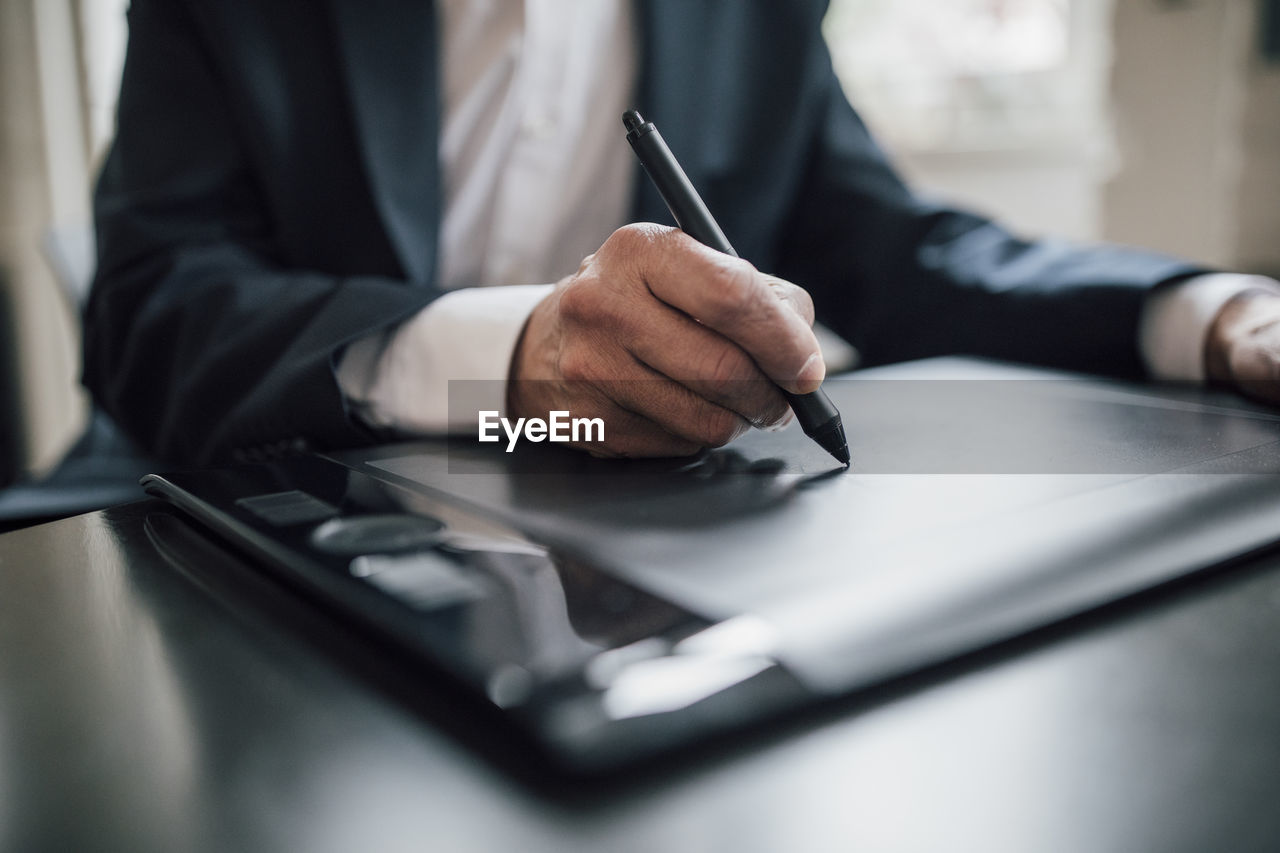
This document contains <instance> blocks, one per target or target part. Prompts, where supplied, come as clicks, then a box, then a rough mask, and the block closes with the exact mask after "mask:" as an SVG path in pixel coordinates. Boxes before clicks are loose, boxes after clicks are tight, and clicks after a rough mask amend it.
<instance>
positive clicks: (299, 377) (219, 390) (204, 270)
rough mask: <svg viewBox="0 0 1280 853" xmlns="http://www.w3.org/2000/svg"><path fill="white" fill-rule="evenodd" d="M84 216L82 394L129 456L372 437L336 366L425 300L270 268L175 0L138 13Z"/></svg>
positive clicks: (242, 162) (205, 454) (195, 458)
mask: <svg viewBox="0 0 1280 853" xmlns="http://www.w3.org/2000/svg"><path fill="white" fill-rule="evenodd" d="M95 219H96V223H97V234H98V272H97V276H96V279H95V282H94V286H93V290H92V292H91V296H90V300H89V303H88V306H87V308H86V312H85V318H84V319H85V343H84V374H83V375H84V382H85V384H86V385H87V386H88V387H89V389H90V391H91V392H92V393H93V395H94V397H95V399H96V400H97V402H98V403H99V405H101V406H102V407H103V408H105V409H106V411H107V412H108V413H109V414H110V415H111V416H112V417H114V418H115V419H116V421H117V422H118V423H119V424H120V425H121V426H122V427H124V429H125V430H126V431H127V432H128V433H129V434H130V435H131V436H132V437H133V438H134V439H135V440H137V441H138V442H139V443H140V444H141V445H142V446H144V447H146V448H148V449H149V450H150V451H152V452H153V453H156V454H158V455H160V456H161V457H163V458H166V459H168V460H170V461H176V462H183V463H206V462H210V461H215V460H222V459H229V458H244V457H246V456H248V457H253V456H260V455H263V454H264V453H267V454H270V453H273V452H277V451H280V450H284V449H288V448H294V449H303V448H308V447H311V448H325V447H341V446H349V445H353V444H359V443H365V442H368V441H369V440H371V438H372V436H371V435H370V434H369V432H367V431H366V430H364V429H362V428H361V427H360V426H359V425H358V424H357V423H356V421H355V420H354V419H353V418H351V417H350V416H349V413H348V412H347V410H346V404H345V402H344V399H343V397H342V394H341V393H340V391H339V388H338V385H337V382H336V379H335V376H334V363H335V360H336V357H337V356H338V354H339V353H340V352H341V349H342V347H343V345H344V344H345V343H346V342H348V341H352V340H354V339H357V338H359V337H362V336H365V335H368V334H370V333H371V332H374V331H376V330H377V329H380V328H384V327H387V326H389V325H391V324H393V323H395V322H398V321H399V320H401V319H403V318H405V317H408V316H410V315H411V314H413V313H414V312H416V311H417V310H419V309H420V308H422V307H423V306H424V305H426V304H427V303H429V302H430V301H431V300H432V299H433V298H434V297H435V296H436V295H438V294H437V293H436V292H435V291H433V290H431V289H430V288H426V287H420V286H415V287H410V286H407V284H406V283H405V282H403V281H398V280H394V279H391V278H381V277H373V276H371V277H359V276H357V277H336V276H333V275H328V274H324V273H322V272H309V271H305V270H297V269H292V268H288V267H287V265H285V264H282V263H281V262H280V260H279V258H278V257H276V256H275V254H276V253H275V251H274V250H273V240H272V230H273V225H272V222H271V217H270V214H269V213H268V211H267V208H266V206H265V205H264V204H263V200H262V196H261V191H260V187H259V186H258V185H257V183H256V181H255V178H254V175H253V171H252V169H251V167H250V165H249V163H248V158H247V157H246V155H245V152H244V150H243V147H242V145H241V142H240V140H239V138H238V136H237V129H236V127H235V123H234V121H233V119H232V116H231V115H230V111H229V109H228V107H227V104H226V100H225V94H224V93H223V92H222V91H221V90H220V87H219V80H218V76H217V73H216V69H215V66H214V63H213V62H212V61H211V60H210V57H209V55H208V54H207V53H206V52H205V51H204V50H203V49H202V45H201V44H200V42H199V39H198V38H197V36H196V28H195V27H194V26H193V25H192V23H191V22H190V21H189V20H188V19H187V18H186V17H185V13H184V11H183V8H182V6H180V5H179V4H177V3H173V2H145V3H144V2H134V3H133V7H132V9H131V11H130V44H129V52H128V56H127V59H126V65H125V72H124V79H123V83H122V88H121V96H120V103H119V115H118V131H117V137H116V140H115V143H114V145H113V148H112V150H111V152H110V154H109V156H108V158H107V160H106V163H105V165H104V167H103V171H102V174H101V176H100V178H99V183H98V187H97V192H96V195H95Z"/></svg>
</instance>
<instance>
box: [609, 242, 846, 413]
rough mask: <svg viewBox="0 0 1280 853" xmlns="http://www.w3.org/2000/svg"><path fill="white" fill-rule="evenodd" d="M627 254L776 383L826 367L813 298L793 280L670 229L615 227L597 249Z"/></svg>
mask: <svg viewBox="0 0 1280 853" xmlns="http://www.w3.org/2000/svg"><path fill="white" fill-rule="evenodd" d="M614 254H626V255H629V256H630V257H631V259H632V260H631V263H632V264H633V268H634V270H635V274H636V275H638V277H639V278H640V280H642V281H643V282H644V284H645V286H646V287H647V288H648V290H649V291H650V292H651V293H652V294H653V295H654V296H655V297H656V298H657V299H659V300H661V301H662V302H664V303H666V304H667V305H670V306H671V307H673V308H676V309H677V310H679V311H682V312H683V313H685V314H687V315H689V316H690V317H692V318H693V319H695V320H696V321H698V322H699V323H701V324H703V325H705V326H707V327H708V328H710V329H712V330H714V331H716V332H719V333H720V334H721V335H723V336H724V337H725V338H728V339H729V340H730V341H733V342H734V343H735V344H736V345H737V346H739V347H740V348H741V349H742V350H743V351H744V352H746V354H747V355H748V356H749V357H750V358H751V359H752V360H753V361H754V362H755V363H756V364H757V365H759V367H760V369H761V370H762V371H763V372H764V373H765V374H766V375H767V376H768V377H769V378H770V379H771V380H773V381H774V382H775V383H777V384H778V385H780V386H782V387H783V388H784V389H786V390H787V391H790V392H792V393H800V394H804V393H808V392H810V391H814V390H816V389H817V388H818V386H819V385H820V384H821V383H822V379H823V377H824V376H825V374H826V369H825V366H824V365H823V362H822V355H821V352H820V350H819V348H818V341H817V338H815V337H814V334H813V330H812V329H811V328H810V324H811V322H812V317H813V306H812V303H811V302H810V301H809V299H808V294H806V293H804V292H803V291H802V290H801V289H800V288H798V287H796V286H795V285H792V284H789V283H787V282H783V281H782V280H781V279H777V278H773V277H771V276H765V275H763V274H761V273H760V272H758V271H756V269H755V268H754V267H752V266H751V264H749V263H747V262H746V261H743V260H741V259H739V258H731V257H729V256H727V255H724V254H722V253H720V252H717V251H715V250H713V249H710V248H708V247H706V246H703V245H702V244H700V243H698V242H697V241H695V240H693V239H692V238H691V237H689V236H688V235H686V234H684V233H682V232H680V231H677V230H675V229H662V228H660V227H658V226H628V227H627V228H623V229H619V230H618V231H617V232H615V233H614V235H613V236H612V237H610V238H609V241H608V242H606V243H605V245H604V246H603V247H602V248H601V251H600V252H599V253H597V257H599V256H602V255H605V256H612V255H614Z"/></svg>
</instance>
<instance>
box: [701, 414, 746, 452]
mask: <svg viewBox="0 0 1280 853" xmlns="http://www.w3.org/2000/svg"><path fill="white" fill-rule="evenodd" d="M742 430H743V422H742V419H741V418H739V417H738V416H737V415H735V414H734V413H733V412H730V411H729V410H728V409H721V408H719V407H711V406H708V407H707V408H706V410H705V412H704V413H703V414H702V415H701V417H700V418H699V424H698V427H697V436H698V439H699V440H700V441H701V442H702V443H703V444H704V445H706V446H707V447H722V446H723V445H726V444H728V443H729V442H731V441H733V440H734V439H735V438H737V437H738V436H739V435H741V434H742Z"/></svg>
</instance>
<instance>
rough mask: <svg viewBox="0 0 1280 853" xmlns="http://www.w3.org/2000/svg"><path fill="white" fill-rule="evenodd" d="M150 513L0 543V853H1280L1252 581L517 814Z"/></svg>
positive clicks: (509, 790) (1273, 687)
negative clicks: (171, 553) (208, 569)
mask: <svg viewBox="0 0 1280 853" xmlns="http://www.w3.org/2000/svg"><path fill="white" fill-rule="evenodd" d="M148 513H152V514H156V513H159V514H161V515H166V514H167V513H168V510H166V509H164V508H162V507H161V506H160V505H158V504H156V503H152V502H144V503H140V504H133V505H130V506H127V507H120V508H116V509H112V510H108V511H106V512H103V513H95V514H91V515H86V516H81V517H78V518H72V519H67V520H65V521H60V522H55V523H53V524H48V525H43V526H40V527H35V528H30V529H27V530H22V531H18V532H16V533H10V534H6V535H4V536H2V537H0V850H6V851H7V850H13V851H19V850H22V851H27V850H46V849H48V850H97V851H114V850H121V851H126V850H127V851H150V850H164V851H171V850H191V851H203V850H237V851H256V850H306V851H310V852H311V853H319V851H329V850H333V851H339V850H341V851H349V850H356V849H360V850H379V851H398V850H424V849H431V850H449V851H468V850H521V851H544V850H545V851H564V850H609V851H630V850H635V851H655V850H663V851H677V850H697V851H717V850H725V851H750V850H783V849H786V850H805V851H814V850H841V851H845V850H852V849H959V850H977V849H981V850H984V851H996V850H1011V851H1036V850H1054V851H1056V850H1062V851H1081V850H1090V851H1102V850H1117V851H1120V850H1123V851H1142V850H1160V851H1170V850H1212V849H1230V850H1234V851H1241V850H1255V849H1256V850H1264V849H1275V845H1276V842H1277V839H1280V810H1277V809H1276V808H1275V805H1274V803H1275V800H1276V797H1277V794H1280V722H1278V720H1280V557H1277V556H1272V557H1270V558H1267V559H1264V560H1260V561H1258V562H1257V563H1256V564H1254V565H1252V566H1248V567H1242V568H1238V569H1235V570H1232V571H1229V572H1226V573H1222V574H1219V575H1217V576H1215V577H1212V578H1208V579H1201V580H1198V581H1196V582H1194V583H1191V584H1185V585H1183V586H1182V587H1180V588H1179V589H1177V590H1172V591H1166V592H1163V593H1160V594H1158V595H1155V596H1149V597H1147V598H1146V599H1144V600H1143V601H1141V602H1138V603H1134V604H1130V605H1126V606H1124V607H1122V608H1117V609H1112V610H1111V611H1110V612H1108V613H1105V614H1102V615H1101V616H1095V617H1091V618H1089V619H1087V620H1081V621H1077V622H1076V623H1074V624H1072V625H1069V626H1067V627H1066V628H1062V629H1057V630H1054V631H1053V632H1051V633H1048V634H1044V635H1041V636H1039V637H1037V638H1033V639H1032V640H1029V641H1023V642H1020V643H1019V644H1017V646H1016V647H1013V648H1005V649H1003V650H999V651H997V652H993V653H988V654H986V655H984V656H982V657H981V658H978V659H975V660H970V661H967V662H962V663H961V664H959V665H957V666H952V667H947V668H944V669H943V670H941V671H939V672H936V673H933V674H930V675H928V676H925V677H921V678H918V679H914V680H913V681H912V682H911V683H908V684H902V685H898V686H896V687H894V688H892V689H889V690H882V691H880V692H878V693H876V694H874V695H872V696H869V697H867V696H864V697H861V698H857V699H855V700H852V701H849V702H846V703H843V704H842V705H841V706H839V707H835V708H828V709H824V710H822V711H821V712H818V713H814V714H810V715H807V716H805V717H804V718H801V719H797V720H791V721H788V722H786V723H785V724H783V725H780V726H777V727H774V728H772V729H770V730H768V731H764V732H754V733H751V734H750V735H749V736H747V737H742V738H739V739H737V740H735V741H733V742H732V743H731V744H729V745H725V746H722V747H720V748H718V749H713V750H709V751H706V752H704V753H701V754H698V755H696V756H693V757H692V758H687V759H685V760H683V761H681V762H680V763H679V764H677V765H676V766H674V767H672V768H669V769H667V770H666V771H664V772H649V773H646V774H643V775H642V776H641V777H640V778H638V779H635V780H632V781H630V782H628V783H625V784H621V785H615V786H613V787H611V788H609V789H606V790H603V791H597V792H595V793H593V794H590V795H584V794H583V793H581V792H578V793H574V794H563V793H557V792H554V791H548V792H542V793H539V792H538V791H537V790H536V787H537V786H536V783H535V784H532V785H531V784H529V783H527V782H521V781H517V780H516V779H515V778H513V776H512V775H511V774H509V773H507V772H505V771H504V770H503V769H501V768H500V767H499V766H496V765H495V764H493V763H491V762H489V761H486V760H481V759H479V758H477V752H476V750H474V749H473V748H472V747H469V746H466V745H464V744H463V743H461V742H459V740H458V739H457V738H455V737H454V736H451V735H450V734H447V733H446V732H445V731H444V730H443V729H442V728H441V726H440V725H439V724H438V721H433V720H432V719H431V715H430V714H424V713H422V712H420V711H419V710H415V709H414V708H412V707H410V705H409V704H408V703H406V702H404V701H401V700H400V699H397V698H394V697H393V696H391V695H389V694H388V692H387V691H386V690H385V689H383V688H381V687H379V686H377V683H376V681H377V680H376V679H370V678H367V677H364V676H362V675H360V674H359V673H356V672H355V671H353V668H352V666H351V665H350V664H344V663H341V662H339V661H338V660H337V658H336V657H335V655H333V654H328V653H325V652H324V651H322V650H321V649H320V648H319V647H318V645H317V642H316V640H315V638H314V637H309V636H308V632H307V631H305V630H297V629H295V628H292V627H291V628H283V627H281V626H280V625H278V624H276V623H275V622H274V621H273V620H271V619H269V618H266V617H265V615H264V611H263V610H262V609H261V608H257V607H250V608H248V609H246V608H242V607H237V606H235V600H234V596H233V597H232V598H231V599H228V598H227V597H226V596H225V595H218V594H214V593H211V592H210V590H209V589H208V588H207V587H202V586H198V585H197V584H195V583H193V582H192V580H191V579H190V578H189V577H187V576H185V575H183V574H181V573H179V572H177V571H176V570H174V569H173V568H172V567H171V566H170V565H169V564H168V563H167V562H165V560H164V559H162V558H161V556H160V555H159V553H158V552H157V550H156V548H155V547H154V545H153V543H152V541H151V540H150V539H149V538H148V536H147V534H146V531H145V530H144V521H145V519H146V517H147V515H148ZM214 586H215V591H214V592H215V593H216V587H217V585H216V584H215V585H214ZM312 633H314V632H312Z"/></svg>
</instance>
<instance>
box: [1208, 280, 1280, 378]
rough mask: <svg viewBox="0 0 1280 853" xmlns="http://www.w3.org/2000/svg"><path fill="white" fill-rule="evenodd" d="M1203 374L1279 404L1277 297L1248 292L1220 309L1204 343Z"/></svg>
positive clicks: (1279, 321)
mask: <svg viewBox="0 0 1280 853" xmlns="http://www.w3.org/2000/svg"><path fill="white" fill-rule="evenodd" d="M1205 372H1206V373H1207V375H1208V377H1209V379H1210V380H1211V381H1214V382H1223V383H1227V384H1230V385H1233V386H1234V387H1236V388H1237V389H1238V390H1240V391H1242V392H1243V393H1245V394H1247V395H1248V396H1250V397H1254V398H1256V399H1259V400H1262V401H1264V402H1267V403H1280V294H1276V293H1274V292H1272V291H1268V290H1251V291H1248V292H1245V293H1241V294H1240V295H1239V296H1236V297H1234V298H1233V299H1231V300H1230V301H1229V302H1228V303H1227V304H1226V305H1225V306H1223V308H1222V310H1221V311H1220V312H1218V316H1217V317H1216V318H1214V321H1213V324H1212V325H1211V326H1210V327H1209V335H1208V338H1207V339H1206V340H1205Z"/></svg>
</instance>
